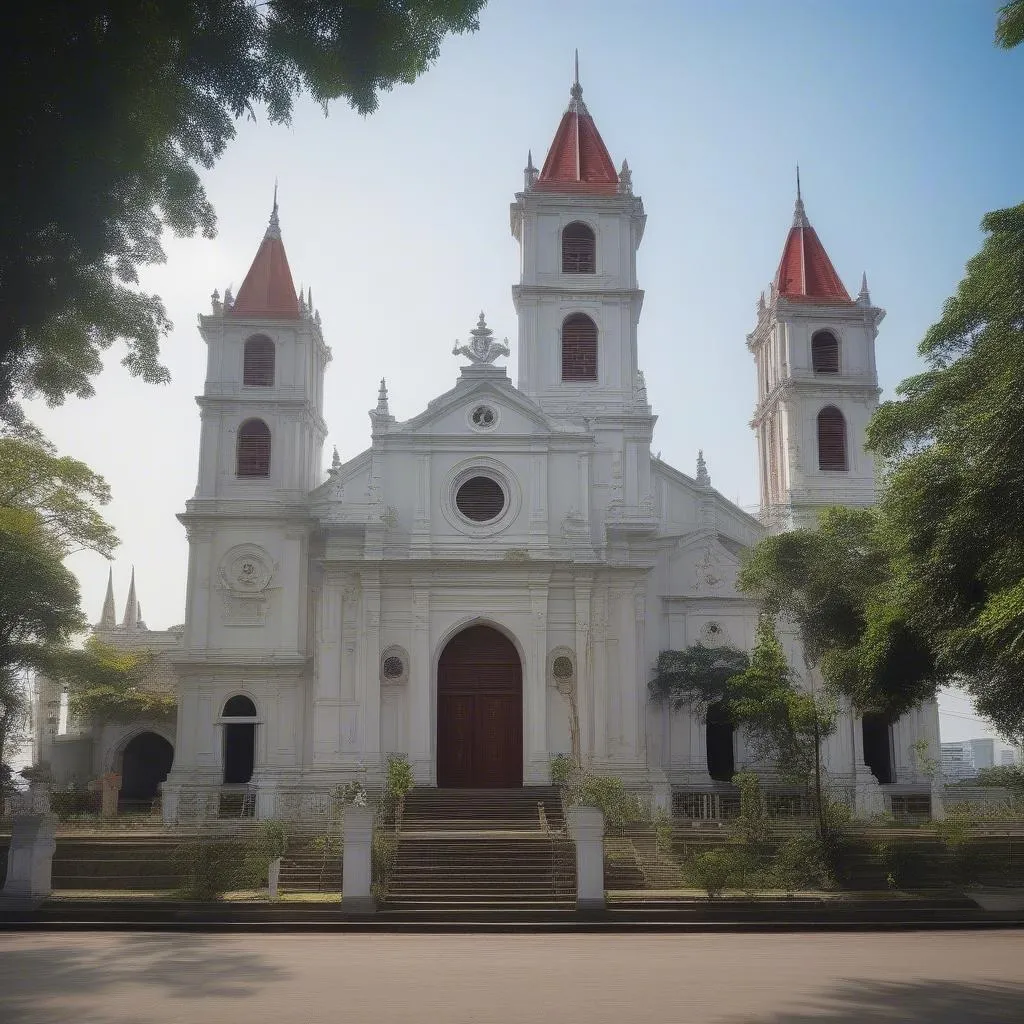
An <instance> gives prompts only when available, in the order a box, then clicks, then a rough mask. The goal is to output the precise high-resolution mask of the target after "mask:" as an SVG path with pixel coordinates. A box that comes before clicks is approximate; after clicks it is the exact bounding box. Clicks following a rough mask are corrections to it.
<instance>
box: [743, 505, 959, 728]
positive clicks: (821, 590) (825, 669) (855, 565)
mask: <svg viewBox="0 0 1024 1024" xmlns="http://www.w3.org/2000/svg"><path fill="white" fill-rule="evenodd" d="M738 585H739V587H740V589H741V590H743V591H745V592H746V593H749V594H751V595H753V596H755V597H756V598H757V599H758V600H759V601H760V603H761V605H762V607H763V609H764V611H765V612H766V613H767V614H770V615H773V616H782V617H783V618H784V619H786V620H787V621H789V622H790V623H792V624H793V625H794V626H795V627H796V629H797V631H798V633H799V636H800V642H801V646H802V649H803V654H804V658H805V659H806V661H807V664H808V666H809V668H818V669H820V670H821V673H822V676H823V678H824V680H825V682H826V684H827V685H828V687H829V689H830V690H831V691H832V692H833V693H834V694H841V695H843V696H845V697H847V698H848V699H849V700H850V701H851V703H852V704H853V706H854V707H856V708H857V709H858V710H859V711H875V712H882V713H886V714H889V715H893V716H896V715H899V714H902V713H903V712H905V711H907V710H909V709H910V708H912V707H915V706H916V705H918V704H919V703H920V702H921V701H922V700H924V699H926V698H928V697H931V696H933V695H934V693H935V689H936V686H937V685H938V682H939V679H940V676H939V673H938V671H937V668H936V665H935V662H934V658H933V657H932V655H931V653H930V650H929V648H928V646H927V643H926V642H925V640H924V638H923V636H922V635H921V633H920V632H919V631H918V630H917V629H916V628H915V627H914V624H913V622H912V620H911V616H910V614H909V613H908V611H907V610H906V608H905V605H904V604H903V602H902V597H901V593H900V592H899V590H898V588H897V587H896V585H895V580H894V575H893V556H892V551H891V548H890V538H889V537H888V536H887V534H886V531H885V524H884V522H883V521H881V520H880V518H879V516H878V514H877V513H876V512H875V511H874V510H871V509H851V508H842V507H836V508H829V509H826V510H825V511H824V512H823V513H822V515H821V518H820V521H819V523H818V526H817V528H815V529H800V530H793V531H791V532H789V533H783V534H779V535H778V536H772V537H766V538H765V539H764V540H762V541H761V542H760V543H758V544H757V545H756V546H755V547H754V549H753V550H752V551H751V552H750V554H749V555H748V557H747V559H746V561H745V562H744V565H743V568H742V569H741V571H740V575H739V580H738Z"/></svg>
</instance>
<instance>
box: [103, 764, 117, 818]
mask: <svg viewBox="0 0 1024 1024" xmlns="http://www.w3.org/2000/svg"><path fill="white" fill-rule="evenodd" d="M120 793H121V776H120V775H119V774H118V773H117V772H110V773H109V774H108V775H104V776H103V778H102V779H101V780H100V800H101V803H100V816H101V817H104V818H116V817H117V798H118V796H119V795H120Z"/></svg>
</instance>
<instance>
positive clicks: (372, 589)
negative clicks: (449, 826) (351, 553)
mask: <svg viewBox="0 0 1024 1024" xmlns="http://www.w3.org/2000/svg"><path fill="white" fill-rule="evenodd" d="M362 583H363V636H362V637H361V638H360V644H359V647H360V651H361V655H362V656H361V657H360V659H359V674H360V676H361V678H360V680H359V687H358V692H359V694H360V697H361V700H360V708H359V714H360V718H361V720H362V741H361V744H360V745H361V747H362V756H363V760H364V762H365V763H366V765H367V767H368V768H370V770H371V771H374V770H376V769H377V768H378V767H379V765H380V665H379V661H380V575H379V573H378V572H377V571H376V570H373V571H370V572H367V573H364V574H363V580H362Z"/></svg>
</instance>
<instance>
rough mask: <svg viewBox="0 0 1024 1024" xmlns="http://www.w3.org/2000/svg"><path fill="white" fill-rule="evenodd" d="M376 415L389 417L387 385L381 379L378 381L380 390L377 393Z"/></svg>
mask: <svg viewBox="0 0 1024 1024" xmlns="http://www.w3.org/2000/svg"><path fill="white" fill-rule="evenodd" d="M377 415H378V416H390V415H391V411H390V409H388V385H387V382H386V381H385V380H384V378H383V377H381V379H380V389H379V390H378V391H377Z"/></svg>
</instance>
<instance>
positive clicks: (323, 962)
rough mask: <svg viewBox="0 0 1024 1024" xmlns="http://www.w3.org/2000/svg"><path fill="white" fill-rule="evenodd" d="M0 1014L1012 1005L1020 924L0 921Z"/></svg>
mask: <svg viewBox="0 0 1024 1024" xmlns="http://www.w3.org/2000/svg"><path fill="white" fill-rule="evenodd" d="M0 1021H2V1022H3V1024H24V1022H29V1021H31V1022H33V1024H58V1022H60V1024H64V1022H74V1024H99V1022H108V1021H109V1022H118V1024H169V1022H172V1021H173V1022H181V1024H221V1022H230V1024H234V1022H239V1024H264V1022H266V1024H292V1022H294V1024H320V1022H325V1024H326V1022H330V1024H338V1022H345V1024H348V1022H352V1024H505V1022H516V1024H540V1022H545V1024H547V1022H552V1024H654V1022H658V1024H662V1022H664V1024H712V1022H713V1024H739V1022H743V1024H802V1022H805V1021H806V1022H810V1021H815V1022H828V1024H864V1022H866V1021H893V1022H895V1021H900V1022H903V1024H926V1022H927V1024H989V1022H995V1021H999V1022H1015V1024H1020V1022H1022V1021H1024V932H916V933H915V932H905V933H901V932H896V933H877V934H864V933H853V934H821V935H813V934H811V935H794V934H780V935H650V934H637V935H585V934H584V935H557V936H545V935H478V936H474V935H454V936H438V935H380V934H370V935H337V934H333V935H331V934H328V935H278V934H267V935H258V934H254V935H209V934H66V935H62V934H28V935H18V934H4V935H0Z"/></svg>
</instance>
